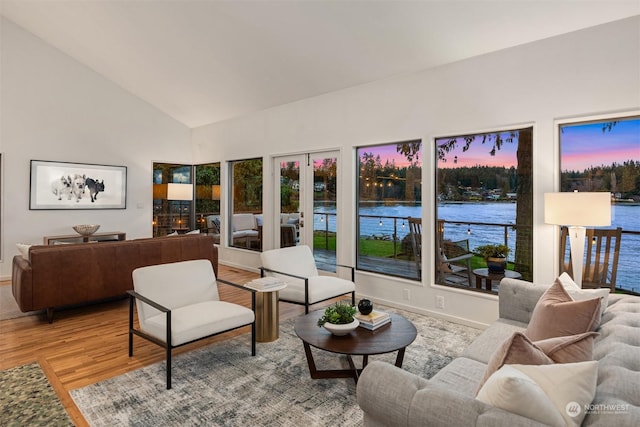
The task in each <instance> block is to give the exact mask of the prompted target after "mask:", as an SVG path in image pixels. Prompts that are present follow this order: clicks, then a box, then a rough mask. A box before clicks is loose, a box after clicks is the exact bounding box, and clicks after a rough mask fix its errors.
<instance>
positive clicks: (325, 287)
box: [280, 276, 355, 304]
mask: <svg viewBox="0 0 640 427" xmlns="http://www.w3.org/2000/svg"><path fill="white" fill-rule="evenodd" d="M286 283H287V287H286V288H284V289H283V290H281V291H280V298H281V299H285V300H290V301H297V302H304V280H300V279H294V278H291V277H289V278H287V279H286ZM354 289H355V286H354V284H353V282H352V281H350V280H345V279H341V278H339V277H333V276H314V277H310V278H309V304H313V303H316V302H318V301H324V300H326V299H328V298H333V297H335V296H336V295H342V294H346V293H347V292H352V291H353V290H354Z"/></svg>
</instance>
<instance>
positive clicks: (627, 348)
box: [357, 279, 640, 427]
mask: <svg viewBox="0 0 640 427" xmlns="http://www.w3.org/2000/svg"><path fill="white" fill-rule="evenodd" d="M548 287H549V286H548V285H534V284H532V283H529V282H525V281H521V280H513V279H504V280H503V281H502V282H501V283H500V291H499V297H500V301H499V313H500V318H499V319H498V320H496V321H495V322H494V323H493V324H491V325H490V327H489V328H488V329H486V330H485V331H484V332H483V333H482V334H481V335H480V336H479V337H478V338H477V339H476V340H475V341H474V342H473V343H472V344H471V345H470V346H469V347H468V348H467V349H466V350H465V351H464V353H463V354H462V355H461V356H460V357H458V358H457V359H454V360H453V361H452V362H451V363H450V364H449V365H447V366H446V367H445V368H443V369H442V370H441V371H440V372H438V373H437V374H436V375H435V376H434V377H433V378H431V379H430V380H426V379H424V378H421V377H419V376H416V375H414V374H412V373H409V372H407V371H404V370H402V369H399V368H396V367H395V366H393V365H391V364H388V363H384V362H373V363H370V364H369V365H368V366H367V368H365V370H364V371H363V373H362V376H361V377H360V379H359V381H358V386H357V399H358V404H359V405H360V407H361V409H362V410H363V412H364V425H365V426H430V427H437V426H446V427H455V426H465V427H467V426H487V427H496V426H505V427H512V426H540V425H543V424H540V423H538V422H536V421H534V420H532V419H530V418H525V417H523V416H520V415H517V414H515V413H513V412H508V411H505V410H502V409H499V408H496V407H493V406H490V405H487V404H485V403H483V402H481V401H479V400H476V399H475V393H476V390H477V388H478V385H479V383H480V381H481V379H482V377H483V375H484V372H485V368H486V366H487V362H488V361H489V359H490V358H491V356H492V354H493V353H494V351H495V350H496V348H497V347H498V346H499V345H500V344H501V343H502V342H503V341H504V340H506V339H507V338H508V337H510V336H511V335H512V334H513V333H514V332H515V331H523V330H524V329H525V328H526V326H527V324H528V323H529V320H530V319H531V313H532V311H533V309H534V307H535V305H536V302H537V301H538V299H539V298H540V296H541V295H542V294H543V293H544V291H545V290H546V289H547V288H548ZM596 331H597V332H599V334H600V335H599V336H598V337H596V339H595V341H594V344H593V357H594V359H595V360H597V361H598V372H597V385H596V392H595V398H594V400H593V403H592V405H591V407H590V408H587V410H586V411H585V413H586V414H587V415H586V417H585V418H584V420H583V422H582V425H583V426H616V427H626V426H628V427H631V426H638V425H640V297H635V296H628V295H620V294H611V295H609V297H608V305H607V308H606V310H605V311H604V313H603V315H602V318H601V322H600V326H599V327H598V329H596ZM522 405H527V402H522Z"/></svg>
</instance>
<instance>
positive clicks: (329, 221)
mask: <svg viewBox="0 0 640 427" xmlns="http://www.w3.org/2000/svg"><path fill="white" fill-rule="evenodd" d="M335 212H336V211H335V206H331V205H324V206H318V207H316V208H315V209H314V213H315V215H314V229H315V230H325V229H326V230H328V231H335V230H336V223H335V220H336V217H335ZM321 213H327V214H329V215H321ZM360 215H361V216H362V220H361V222H360V235H361V236H363V237H364V236H366V237H372V238H379V239H389V240H391V239H393V235H394V232H395V234H396V235H397V238H398V239H399V240H402V239H403V238H404V237H405V236H406V235H408V234H409V225H408V224H407V223H406V220H404V219H405V218H407V217H409V216H412V217H420V216H421V215H422V207H421V206H420V205H404V204H396V205H388V204H383V203H376V204H363V205H361V207H360ZM390 217H396V219H395V220H394V219H393V218H390ZM438 217H439V218H440V219H444V220H446V221H472V222H486V223H498V224H515V218H516V204H515V203H501V202H486V203H485V202H476V203H461V204H457V203H451V204H447V203H442V204H438ZM611 227H612V228H613V227H622V229H623V230H636V231H640V206H638V205H620V204H618V205H614V207H613V211H612V218H611ZM607 228H609V227H607ZM507 234H508V237H507V244H508V246H509V247H510V248H511V250H512V251H511V254H510V256H511V257H513V254H514V251H515V233H514V232H513V230H512V229H511V228H509V227H507ZM444 236H445V238H446V239H450V240H454V241H455V240H462V239H469V244H470V247H471V248H472V249H473V248H475V247H477V246H480V245H484V244H487V243H496V242H503V241H504V237H505V229H504V227H495V226H480V225H473V224H471V225H469V223H466V222H465V223H463V224H459V225H456V224H445V231H444ZM553 244H556V243H553ZM639 255H640V235H632V234H623V235H622V239H621V241H620V258H619V260H618V277H617V279H616V286H617V287H619V288H623V289H628V290H632V291H634V292H640V280H639V279H638V274H637V271H636V269H635V266H636V265H637V257H638V256H639Z"/></svg>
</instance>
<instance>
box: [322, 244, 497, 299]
mask: <svg viewBox="0 0 640 427" xmlns="http://www.w3.org/2000/svg"><path fill="white" fill-rule="evenodd" d="M313 255H314V258H315V260H316V265H317V266H318V269H319V270H323V271H329V272H335V271H336V268H335V264H336V253H335V252H334V251H328V250H325V249H314V250H313ZM357 269H358V270H362V271H370V272H373V273H381V274H386V275H389V276H397V277H403V278H406V279H409V280H416V281H420V279H419V278H418V269H417V265H416V263H415V262H414V261H407V260H403V259H395V258H379V257H371V256H361V257H360V260H359V263H358V265H357ZM475 283H476V282H475V276H474V275H473V273H472V274H471V284H469V283H468V281H467V280H466V279H462V280H455V281H447V283H446V285H447V286H454V287H457V288H462V289H473V290H477V291H478V292H487V293H489V291H486V290H484V289H482V290H479V289H476V287H475ZM498 288H499V284H498V283H497V282H494V283H493V284H492V287H491V292H490V293H494V294H497V293H498Z"/></svg>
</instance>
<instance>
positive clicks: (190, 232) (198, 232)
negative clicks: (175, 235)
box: [187, 230, 200, 234]
mask: <svg viewBox="0 0 640 427" xmlns="http://www.w3.org/2000/svg"><path fill="white" fill-rule="evenodd" d="M187 234H200V230H191V231H189V232H187Z"/></svg>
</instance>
